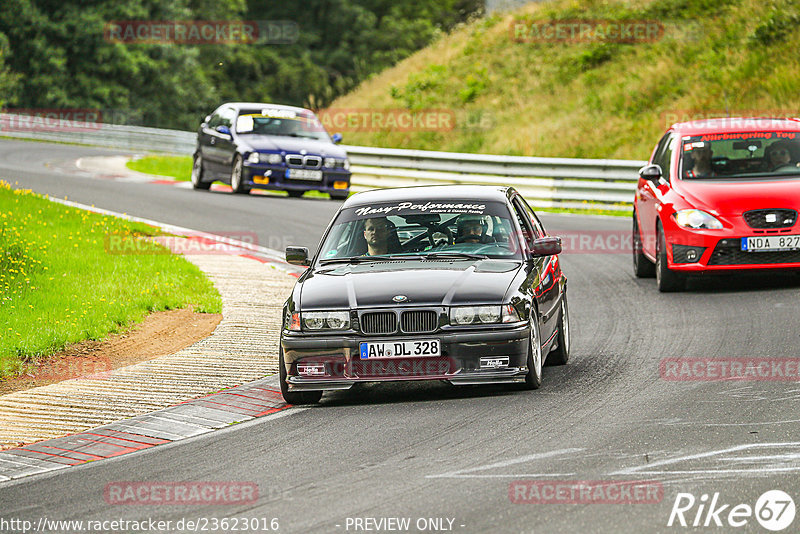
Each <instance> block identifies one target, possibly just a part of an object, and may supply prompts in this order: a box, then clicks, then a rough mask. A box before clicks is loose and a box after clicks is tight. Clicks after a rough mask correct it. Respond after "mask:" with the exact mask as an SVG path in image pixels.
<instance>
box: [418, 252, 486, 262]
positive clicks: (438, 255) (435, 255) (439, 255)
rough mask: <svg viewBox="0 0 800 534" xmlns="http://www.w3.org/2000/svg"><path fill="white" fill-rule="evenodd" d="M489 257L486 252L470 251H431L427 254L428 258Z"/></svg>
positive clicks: (476, 258)
mask: <svg viewBox="0 0 800 534" xmlns="http://www.w3.org/2000/svg"><path fill="white" fill-rule="evenodd" d="M488 257H489V256H487V255H486V254H470V253H469V252H431V253H429V254H426V255H425V258H426V259H431V258H433V259H448V258H455V259H458V258H465V259H468V260H485V259H486V258H488Z"/></svg>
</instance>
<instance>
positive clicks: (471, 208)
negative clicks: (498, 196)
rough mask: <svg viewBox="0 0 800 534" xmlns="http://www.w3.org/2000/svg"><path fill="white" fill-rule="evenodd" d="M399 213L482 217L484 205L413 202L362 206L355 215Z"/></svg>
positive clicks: (484, 209)
mask: <svg viewBox="0 0 800 534" xmlns="http://www.w3.org/2000/svg"><path fill="white" fill-rule="evenodd" d="M395 211H397V212H400V211H420V212H424V213H477V214H479V215H482V214H483V213H484V211H486V204H464V203H439V202H426V203H425V204H414V203H413V202H400V203H398V204H393V205H389V206H378V207H374V208H373V207H372V206H364V207H363V208H358V209H357V210H356V211H355V213H356V216H358V217H363V216H365V215H387V214H389V213H392V212H395Z"/></svg>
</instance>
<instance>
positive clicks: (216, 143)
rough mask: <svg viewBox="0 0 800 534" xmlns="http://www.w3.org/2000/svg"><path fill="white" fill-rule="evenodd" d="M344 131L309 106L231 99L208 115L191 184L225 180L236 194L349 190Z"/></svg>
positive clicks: (339, 194) (341, 194)
mask: <svg viewBox="0 0 800 534" xmlns="http://www.w3.org/2000/svg"><path fill="white" fill-rule="evenodd" d="M341 139H342V137H341V135H339V134H334V135H333V136H330V135H329V134H328V132H327V131H326V130H325V128H324V127H323V125H322V123H321V122H320V121H319V120H318V119H317V116H316V115H314V113H313V112H312V111H310V110H308V109H303V108H295V107H291V106H279V105H276V104H259V103H253V102H231V103H227V104H223V105H222V106H220V107H219V108H217V110H216V111H214V112H213V113H212V114H211V115H209V116H208V117H206V118H205V120H204V121H203V123H202V124H201V125H200V129H199V130H198V132H197V148H196V149H195V153H194V161H193V165H192V186H193V187H194V188H195V189H208V188H209V187H211V183H212V182H214V181H216V180H220V181H222V182H225V183H228V184H230V185H231V191H232V192H234V193H249V192H250V190H251V189H254V188H258V189H272V190H282V191H287V192H288V193H289V196H294V197H299V196H302V195H303V193H305V192H306V191H312V190H314V191H322V192H324V193H328V195H330V197H331V198H333V199H344V198H347V195H348V194H349V192H350V170H349V169H350V162H349V161H348V159H347V153H346V152H345V150H344V149H343V148H342V147H339V146H336V143H338V142H339V141H341Z"/></svg>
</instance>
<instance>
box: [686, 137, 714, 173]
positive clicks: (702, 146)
mask: <svg viewBox="0 0 800 534" xmlns="http://www.w3.org/2000/svg"><path fill="white" fill-rule="evenodd" d="M690 154H691V155H692V168H691V169H689V170H688V171H686V177H687V178H704V177H707V176H716V173H715V172H714V170H713V169H712V168H711V156H712V151H711V144H709V143H695V144H694V146H693V148H692V151H691V152H690Z"/></svg>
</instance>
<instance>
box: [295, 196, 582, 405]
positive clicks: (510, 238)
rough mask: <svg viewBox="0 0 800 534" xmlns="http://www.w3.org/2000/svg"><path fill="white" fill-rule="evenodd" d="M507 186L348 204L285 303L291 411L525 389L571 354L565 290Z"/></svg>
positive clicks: (554, 249)
mask: <svg viewBox="0 0 800 534" xmlns="http://www.w3.org/2000/svg"><path fill="white" fill-rule="evenodd" d="M560 252H561V241H560V239H559V238H557V237H551V236H548V235H547V233H546V232H545V230H544V228H543V227H542V224H541V222H540V221H539V219H538V217H537V216H536V214H535V213H534V212H533V210H532V209H531V208H530V207H529V206H528V204H527V203H526V202H525V200H524V199H523V198H522V196H521V195H520V194H519V193H518V192H517V191H515V190H514V189H513V188H511V187H494V186H478V185H476V186H427V187H408V188H398V189H382V190H376V191H368V192H364V193H359V194H357V195H354V196H352V197H350V198H349V199H348V200H347V201H346V202H345V203H344V204H343V205H342V207H341V209H340V210H339V211H338V212H337V214H336V215H335V217H334V218H333V221H332V222H331V224H330V225H329V226H328V228H327V230H326V231H325V234H324V236H323V238H322V241H321V245H320V247H319V249H318V252H317V253H316V255H315V256H314V257H313V258H310V259H309V254H308V249H307V248H303V247H288V248H287V250H286V260H287V261H288V262H289V263H292V264H297V265H307V266H309V268H308V269H307V270H306V271H305V272H304V273H303V275H302V276H300V278H299V279H298V281H297V284H296V285H295V287H294V290H293V291H292V294H291V296H290V297H289V299H288V300H287V301H286V304H285V305H284V310H283V313H284V324H283V329H282V332H281V340H280V348H279V358H280V384H281V391H282V393H283V396H284V399H286V401H287V402H288V403H290V404H304V403H314V402H318V401H319V400H320V398H321V396H322V392H323V391H326V390H336V389H348V388H350V387H352V386H353V384H355V383H358V382H381V381H400V380H446V381H448V382H450V383H452V384H456V385H461V384H489V383H499V382H500V383H502V382H508V383H511V382H519V383H522V384H524V385H525V387H527V388H529V389H537V388H538V387H539V386H540V384H541V381H542V365H543V364H544V363H545V361H547V362H548V363H549V364H554V365H558V364H564V363H566V362H567V359H568V358H569V344H570V341H569V311H568V307H567V294H566V289H567V280H566V277H565V276H564V274H563V273H562V271H561V266H560V264H559V258H558V253H560Z"/></svg>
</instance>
